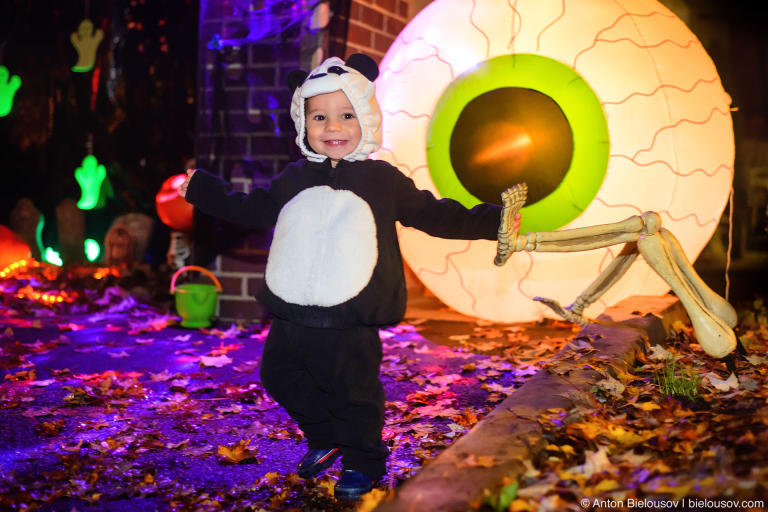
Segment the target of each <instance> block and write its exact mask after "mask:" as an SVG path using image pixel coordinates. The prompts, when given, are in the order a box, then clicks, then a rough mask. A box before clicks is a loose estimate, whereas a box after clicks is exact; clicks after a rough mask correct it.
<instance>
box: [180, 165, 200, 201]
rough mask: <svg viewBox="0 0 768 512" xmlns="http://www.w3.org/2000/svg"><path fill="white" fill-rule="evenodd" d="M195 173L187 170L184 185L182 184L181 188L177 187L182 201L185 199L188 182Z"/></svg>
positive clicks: (193, 170)
mask: <svg viewBox="0 0 768 512" xmlns="http://www.w3.org/2000/svg"><path fill="white" fill-rule="evenodd" d="M195 171H197V169H187V179H185V180H184V183H182V184H181V186H180V187H179V195H180V196H181V197H183V198H184V199H186V198H187V187H188V186H189V180H191V179H192V176H193V175H194V174H195Z"/></svg>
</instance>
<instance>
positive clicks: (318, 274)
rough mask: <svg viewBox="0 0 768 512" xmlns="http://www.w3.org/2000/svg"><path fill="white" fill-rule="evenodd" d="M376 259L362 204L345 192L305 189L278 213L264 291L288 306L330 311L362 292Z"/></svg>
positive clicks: (371, 227) (368, 210)
mask: <svg viewBox="0 0 768 512" xmlns="http://www.w3.org/2000/svg"><path fill="white" fill-rule="evenodd" d="M378 254H379V253H378V244H377V242H376V222H375V221H374V219H373V212H372V211H371V207H370V206H369V205H368V203H367V202H365V201H364V200H363V199H362V198H360V196H358V195H357V194H355V193H354V192H350V191H349V190H334V189H332V188H330V187H328V186H318V187H311V188H308V189H305V190H302V191H301V192H299V193H298V194H297V195H296V196H295V197H294V198H293V199H291V200H290V201H288V202H287V203H286V204H285V206H283V208H282V210H280V214H279V215H278V217H277V224H275V234H274V237H273V239H272V246H271V248H270V250H269V259H268V260H267V270H266V281H267V286H269V289H270V290H272V293H274V294H275V295H277V296H278V297H280V298H281V299H283V300H284V301H286V302H289V303H291V304H299V305H302V306H324V307H330V306H335V305H337V304H341V303H343V302H346V301H348V300H349V299H351V298H353V297H355V296H356V295H357V294H358V293H360V292H361V291H362V290H363V288H365V286H366V285H367V284H368V282H369V281H370V280H371V276H372V275H373V269H374V268H375V267H376V262H377V260H378Z"/></svg>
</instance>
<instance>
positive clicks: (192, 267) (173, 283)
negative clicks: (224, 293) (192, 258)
mask: <svg viewBox="0 0 768 512" xmlns="http://www.w3.org/2000/svg"><path fill="white" fill-rule="evenodd" d="M187 270H197V271H198V272H202V273H203V274H206V275H207V276H208V277H210V278H211V280H212V281H213V283H214V284H215V285H216V289H217V290H219V293H221V283H220V282H219V280H218V279H216V276H215V275H213V274H212V273H211V271H210V270H208V269H207V268H203V267H199V266H197V265H187V266H186V267H181V268H180V269H179V270H177V271H176V272H175V273H174V274H173V277H172V278H171V293H173V292H175V291H176V278H177V277H179V275H180V274H181V273H182V272H186V271H187Z"/></svg>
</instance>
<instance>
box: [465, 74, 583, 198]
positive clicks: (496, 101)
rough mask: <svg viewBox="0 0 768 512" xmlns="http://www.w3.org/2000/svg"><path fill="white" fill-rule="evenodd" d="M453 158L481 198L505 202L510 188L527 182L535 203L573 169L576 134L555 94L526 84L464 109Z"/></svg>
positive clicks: (496, 91) (498, 91)
mask: <svg viewBox="0 0 768 512" xmlns="http://www.w3.org/2000/svg"><path fill="white" fill-rule="evenodd" d="M450 157H451V164H452V166H453V169H454V171H455V172H456V176H457V177H458V178H459V181H460V182H461V183H462V185H464V187H465V188H466V189H467V190H468V191H469V192H470V193H471V194H472V195H474V196H475V197H477V198H478V199H480V200H481V201H483V202H487V203H495V204H501V198H500V196H501V193H502V192H503V191H504V190H506V189H507V188H509V187H510V186H512V185H514V184H516V183H520V182H526V183H527V184H528V201H527V204H533V203H535V202H536V201H539V200H540V199H543V198H544V197H546V196H548V195H549V194H551V193H552V192H553V191H554V190H555V188H557V186H558V185H560V182H561V181H562V180H563V177H565V174H566V173H567V172H568V168H569V167H570V165H571V159H572V157H573V133H572V132H571V127H570V125H569V124H568V120H567V119H566V117H565V115H564V114H563V111H562V110H561V109H560V107H559V106H558V105H557V103H555V102H554V101H553V100H552V99H551V98H550V97H549V96H546V95H544V94H542V93H540V92H538V91H534V90H532V89H524V88H520V87H505V88H501V89H494V90H492V91H488V92H486V93H484V94H481V95H480V96H478V97H477V98H475V99H473V100H472V101H470V102H469V103H468V104H467V105H466V106H465V107H464V110H462V112H461V114H460V115H459V119H458V121H457V122H456V126H454V128H453V133H452V134H451V147H450Z"/></svg>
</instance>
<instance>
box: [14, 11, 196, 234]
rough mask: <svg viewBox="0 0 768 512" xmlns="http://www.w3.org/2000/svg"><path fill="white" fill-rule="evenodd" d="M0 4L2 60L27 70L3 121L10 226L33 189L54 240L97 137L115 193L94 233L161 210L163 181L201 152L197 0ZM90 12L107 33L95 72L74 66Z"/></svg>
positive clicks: (91, 218) (94, 218)
mask: <svg viewBox="0 0 768 512" xmlns="http://www.w3.org/2000/svg"><path fill="white" fill-rule="evenodd" d="M0 6H1V7H0V63H1V64H3V65H4V66H6V67H7V68H9V70H10V72H11V74H15V75H19V76H21V77H22V87H21V88H20V89H19V91H18V92H17V93H16V98H15V101H14V106H13V110H12V114H11V115H9V116H6V117H4V118H0V134H1V135H0V144H1V146H0V154H1V155H2V163H1V164H0V165H1V166H2V167H1V168H2V176H3V183H2V185H1V187H2V202H0V223H1V224H4V225H8V220H9V219H8V216H9V213H10V211H11V209H12V208H13V206H14V204H15V203H16V201H17V200H18V199H19V198H20V197H29V198H30V199H32V200H33V202H34V203H35V205H36V206H37V207H38V208H39V209H40V210H41V211H42V212H43V214H44V215H45V219H46V227H45V230H44V232H43V238H44V241H45V242H46V243H47V244H50V243H52V242H55V236H56V234H55V233H56V229H55V220H54V219H55V207H56V205H57V204H58V203H59V202H60V201H61V200H62V199H65V198H68V197H69V198H73V199H75V200H77V199H78V198H79V197H80V189H79V186H78V185H77V182H76V180H75V178H74V170H75V168H77V167H78V166H79V165H80V163H81V162H82V160H83V158H84V157H85V155H86V154H87V145H88V144H89V141H91V140H92V147H93V153H94V155H95V156H96V157H97V159H98V161H99V162H100V163H102V164H104V165H105V166H106V168H107V175H108V178H109V180H110V182H111V183H112V186H113V189H114V197H113V198H112V199H110V200H109V201H108V202H107V204H106V207H105V208H104V209H103V210H92V211H88V212H86V225H87V230H88V233H87V235H93V234H96V235H101V236H103V234H104V233H105V232H106V229H107V228H108V227H109V224H110V222H111V220H112V219H113V218H114V217H116V216H117V215H120V214H122V213H126V212H130V211H135V212H143V213H147V214H149V215H152V216H154V215H155V204H154V196H155V194H156V193H157V191H158V189H159V188H160V185H161V184H162V182H163V181H164V180H165V179H166V178H167V177H168V176H170V175H172V174H176V173H179V172H182V171H183V169H184V168H185V163H186V161H187V160H189V159H190V158H192V157H193V156H194V116H195V86H196V64H197V61H196V53H197V30H198V2H197V1H196V0H163V1H152V0H109V1H96V0H94V1H92V2H91V1H88V0H86V1H76V0H35V1H14V0H2V1H0ZM86 17H87V18H89V19H91V20H92V21H93V22H94V26H95V28H101V29H102V30H103V31H104V39H103V41H102V42H101V44H100V45H99V48H98V52H97V60H96V65H95V68H94V70H93V71H91V72H87V73H75V72H72V71H70V68H71V67H72V66H73V65H74V64H75V62H76V61H77V52H76V51H75V48H74V47H73V45H72V43H71V42H70V33H72V32H76V31H77V27H78V24H79V23H80V21H81V20H83V19H84V18H86ZM93 82H97V84H98V87H97V89H96V94H95V95H92V89H93V88H92V84H93ZM94 238H96V237H94ZM97 239H100V237H99V238H97Z"/></svg>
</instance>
